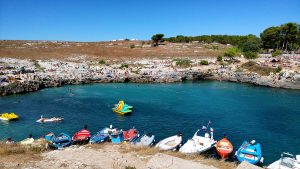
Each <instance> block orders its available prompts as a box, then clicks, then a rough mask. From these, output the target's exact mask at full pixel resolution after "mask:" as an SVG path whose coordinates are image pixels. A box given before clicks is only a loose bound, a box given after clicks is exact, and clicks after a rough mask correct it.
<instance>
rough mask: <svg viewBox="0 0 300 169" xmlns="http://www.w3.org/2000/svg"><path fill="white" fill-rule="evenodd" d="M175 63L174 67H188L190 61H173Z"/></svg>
mask: <svg viewBox="0 0 300 169" xmlns="http://www.w3.org/2000/svg"><path fill="white" fill-rule="evenodd" d="M174 61H176V66H179V67H190V66H191V63H192V61H191V60H189V59H174Z"/></svg>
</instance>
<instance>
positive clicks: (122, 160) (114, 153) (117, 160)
mask: <svg viewBox="0 0 300 169" xmlns="http://www.w3.org/2000/svg"><path fill="white" fill-rule="evenodd" d="M12 146H13V145H10V147H7V150H6V151H7V152H9V151H10V149H14V151H15V152H17V153H13V154H3V153H2V154H1V153H0V157H1V155H5V157H6V158H1V159H2V160H1V159H0V167H3V168H42V169H49V168H91V169H93V168H111V169H124V168H130V167H131V168H135V169H144V168H153V169H165V168H170V169H180V168H193V169H198V168H199V169H248V168H251V169H260V167H258V166H254V165H251V164H249V163H246V162H243V163H241V164H236V163H234V162H227V161H224V160H217V159H213V158H208V157H205V156H203V155H199V154H194V155H184V154H181V153H179V152H173V151H161V150H158V149H156V148H153V147H137V146H132V145H130V144H121V145H113V144H109V143H104V144H93V145H83V146H71V147H68V148H65V149H63V150H42V148H41V147H40V146H42V145H39V144H37V145H35V146H27V147H26V148H25V147H22V146H20V145H15V146H16V147H15V148H13V147H12ZM17 147H18V148H19V149H22V150H24V148H25V149H26V150H25V151H17ZM34 147H36V148H34ZM38 147H40V149H41V150H40V149H39V148H38ZM38 149H39V150H40V151H38ZM0 152H1V151H0Z"/></svg>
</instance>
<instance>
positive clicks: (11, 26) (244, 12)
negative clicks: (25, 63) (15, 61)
mask: <svg viewBox="0 0 300 169" xmlns="http://www.w3.org/2000/svg"><path fill="white" fill-rule="evenodd" d="M287 22H297V23H300V0H206V1H204V0H0V39H1V40H65V41H106V40H115V39H125V38H128V39H133V38H135V39H140V40H147V39H150V38H151V36H152V35H153V34H156V33H163V34H165V37H170V36H176V35H186V36H195V35H211V34H218V35H220V34H227V35H247V34H254V35H257V36H259V34H260V33H261V32H262V31H263V30H264V29H266V28H268V27H270V26H277V25H281V24H283V23H287Z"/></svg>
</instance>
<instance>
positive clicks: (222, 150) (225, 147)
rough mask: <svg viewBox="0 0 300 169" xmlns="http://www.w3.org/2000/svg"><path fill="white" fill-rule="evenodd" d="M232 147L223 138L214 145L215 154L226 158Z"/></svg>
mask: <svg viewBox="0 0 300 169" xmlns="http://www.w3.org/2000/svg"><path fill="white" fill-rule="evenodd" d="M232 151H233V146H232V144H231V143H230V141H229V140H228V139H227V138H223V139H221V140H220V141H218V142H217V144H216V152H217V154H218V155H219V156H220V157H221V158H223V159H224V158H228V156H229V155H230V154H231V153H232Z"/></svg>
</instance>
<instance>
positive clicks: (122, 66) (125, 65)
mask: <svg viewBox="0 0 300 169" xmlns="http://www.w3.org/2000/svg"><path fill="white" fill-rule="evenodd" d="M123 68H128V65H127V64H125V63H122V64H121V66H120V69H123Z"/></svg>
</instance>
